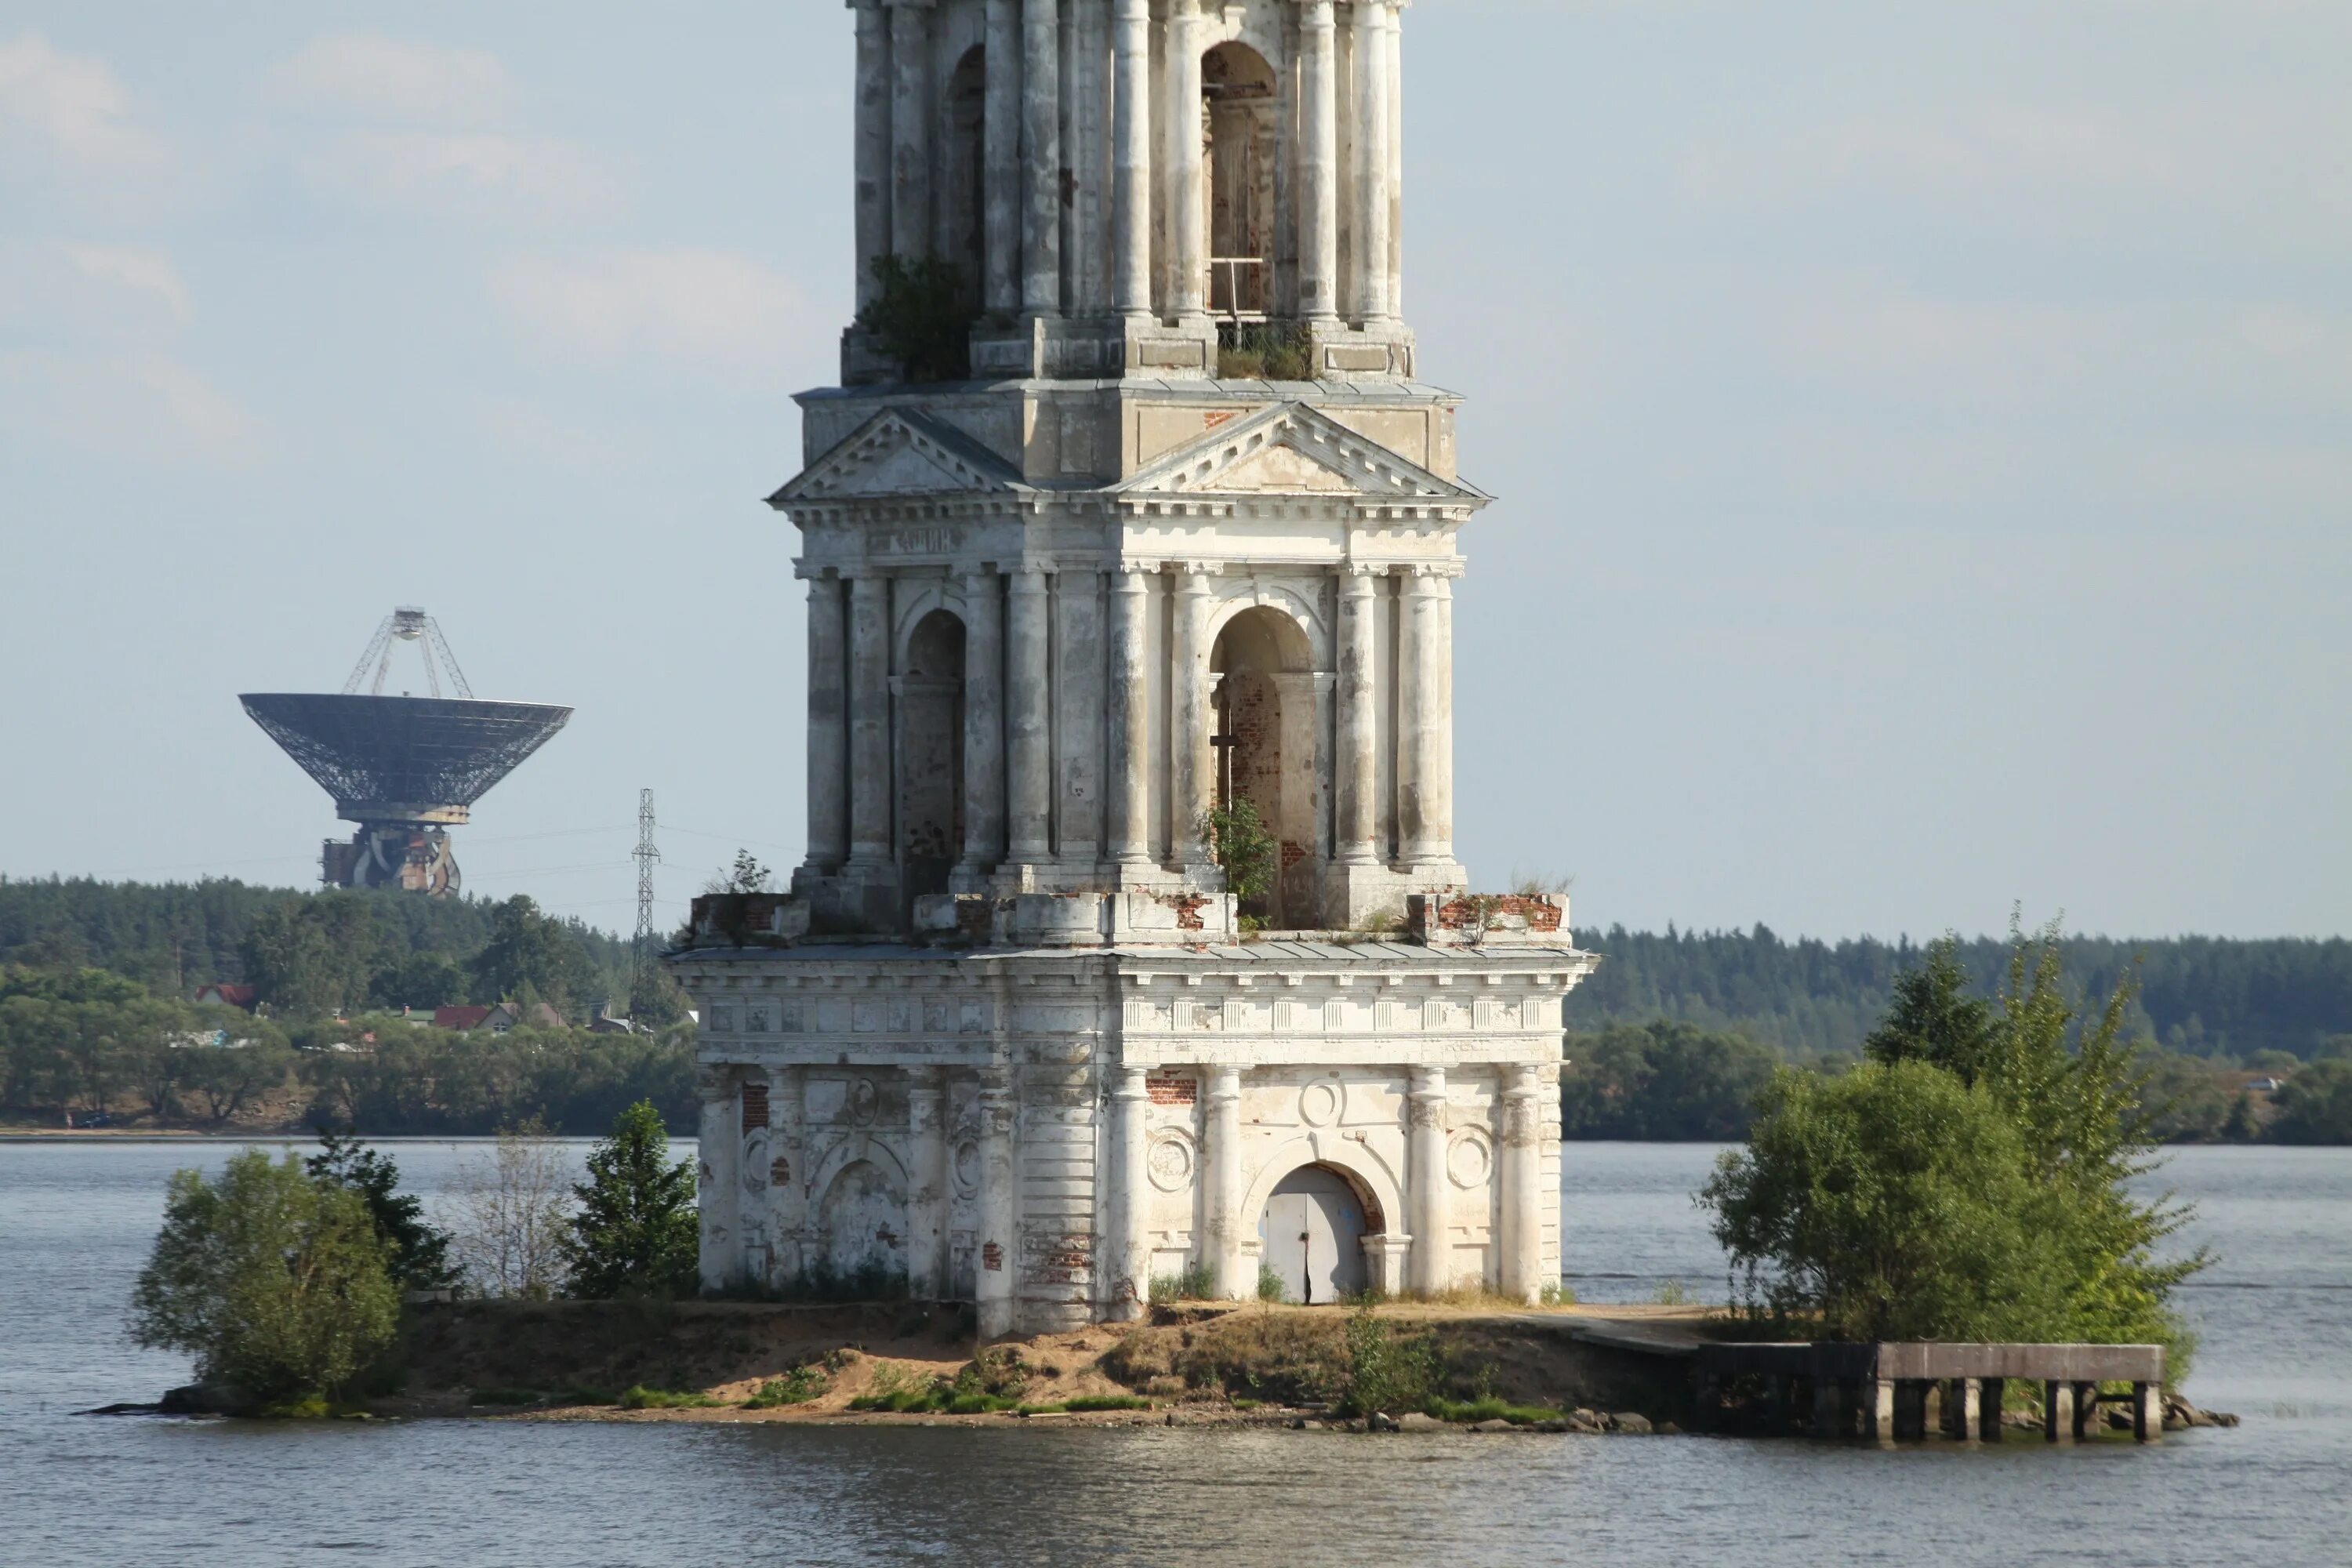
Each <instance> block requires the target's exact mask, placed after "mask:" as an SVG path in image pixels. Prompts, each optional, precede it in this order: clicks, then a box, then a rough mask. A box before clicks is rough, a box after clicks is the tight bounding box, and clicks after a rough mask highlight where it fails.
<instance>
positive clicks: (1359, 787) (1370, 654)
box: [1336, 565, 1454, 866]
mask: <svg viewBox="0 0 2352 1568" xmlns="http://www.w3.org/2000/svg"><path fill="white" fill-rule="evenodd" d="M1387 575H1388V574H1387V573H1386V571H1385V569H1383V568H1381V567H1376V566H1363V565H1350V566H1349V567H1348V568H1347V569H1346V571H1345V574H1344V575H1342V576H1341V578H1340V580H1339V746H1338V752H1339V778H1338V780H1337V781H1336V783H1337V785H1338V792H1337V793H1338V800H1339V814H1338V816H1339V827H1338V832H1337V834H1336V837H1337V839H1338V844H1339V860H1340V861H1341V862H1342V863H1343V864H1348V865H1357V866H1372V865H1378V864H1380V863H1381V862H1382V861H1384V860H1385V859H1386V858H1387V857H1386V856H1385V855H1383V854H1382V853H1381V843H1380V839H1381V832H1380V826H1381V825H1380V755H1379V731H1378V727H1377V721H1376V713H1375V710H1376V708H1377V704H1378V698H1379V691H1380V676H1379V668H1378V663H1377V659H1378V653H1377V649H1378V646H1379V645H1378V633H1379V622H1380V617H1381V615H1382V614H1383V613H1384V611H1385V610H1386V607H1387V606H1386V605H1385V604H1384V603H1383V596H1382V595H1381V583H1382V582H1383V581H1384V580H1385V579H1386V577H1387ZM1398 584H1399V590H1400V594H1401V595H1402V607H1401V613H1400V614H1399V616H1398V618H1397V629H1398V632H1399V638H1398V641H1399V647H1398V650H1397V662H1396V668H1397V670H1398V682H1399V685H1400V688H1401V689H1400V690H1399V692H1398V699H1399V700H1398V703H1397V709H1396V711H1397V716H1398V724H1397V730H1398V734H1397V745H1396V752H1395V763H1396V782H1397V791H1396V801H1397V837H1398V841H1399V842H1398V858H1400V859H1401V860H1402V861H1404V862H1405V863H1406V864H1408V865H1415V866H1418V865H1430V864H1435V863H1442V862H1445V861H1450V860H1451V859H1453V858H1454V584H1453V580H1452V578H1451V577H1449V576H1448V575H1446V574H1444V572H1443V571H1441V570H1437V569H1435V568H1431V569H1418V568H1412V569H1405V570H1403V571H1402V572H1401V573H1400V574H1399V575H1398Z"/></svg>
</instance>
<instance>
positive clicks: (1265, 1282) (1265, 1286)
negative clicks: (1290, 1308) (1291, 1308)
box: [1257, 1263, 1290, 1301]
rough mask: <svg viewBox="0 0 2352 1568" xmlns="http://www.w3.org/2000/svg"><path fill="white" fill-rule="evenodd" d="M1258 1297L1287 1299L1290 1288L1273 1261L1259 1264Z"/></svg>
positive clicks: (1260, 1298)
mask: <svg viewBox="0 0 2352 1568" xmlns="http://www.w3.org/2000/svg"><path fill="white" fill-rule="evenodd" d="M1257 1299H1258V1300H1261V1301H1287V1300H1290V1288H1289V1287H1288V1286H1287V1285H1285V1284H1284V1283H1283V1282H1282V1275H1281V1272H1280V1271H1279V1270H1277V1269H1276V1268H1275V1267H1274V1265H1273V1264H1271V1263H1261V1264H1259V1265H1258V1266H1257Z"/></svg>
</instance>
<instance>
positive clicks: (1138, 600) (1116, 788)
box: [1104, 566, 1156, 866]
mask: <svg viewBox="0 0 2352 1568" xmlns="http://www.w3.org/2000/svg"><path fill="white" fill-rule="evenodd" d="M1155 575H1156V574H1153V573H1150V572H1141V571H1138V570H1137V569H1135V568H1134V567H1131V566H1127V567H1121V568H1120V569H1119V570H1118V572H1117V573H1115V574H1113V576H1112V581H1111V594H1110V701H1109V703H1108V707H1107V709H1106V713H1107V716H1108V719H1109V721H1110V722H1109V726H1108V738H1109V742H1110V746H1109V750H1110V760H1109V763H1108V768H1107V774H1108V776H1107V778H1106V779H1105V781H1104V784H1105V787H1106V788H1108V790H1109V791H1110V800H1109V802H1108V805H1109V806H1110V828H1109V842H1108V846H1107V850H1108V854H1109V856H1110V858H1112V859H1115V860H1117V861H1118V862H1119V863H1120V864H1121V865H1124V866H1140V865H1143V864H1145V863H1146V862H1148V861H1149V860H1150V858H1151V823H1150V815H1151V736H1150V722H1151V720H1150V696H1151V672H1150V668H1149V666H1148V665H1147V664H1146V662H1145V655H1144V638H1145V632H1146V630H1147V629H1148V625H1149V617H1148V614H1147V612H1148V608H1149V605H1148V601H1147V599H1146V597H1145V595H1147V594H1148V593H1149V591H1150V586H1151V583H1152V579H1153V577H1154V576H1155Z"/></svg>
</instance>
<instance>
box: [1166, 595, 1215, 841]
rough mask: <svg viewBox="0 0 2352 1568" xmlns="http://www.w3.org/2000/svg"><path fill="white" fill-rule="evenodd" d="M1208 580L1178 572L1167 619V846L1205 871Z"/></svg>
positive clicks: (1209, 783)
mask: <svg viewBox="0 0 2352 1568" xmlns="http://www.w3.org/2000/svg"><path fill="white" fill-rule="evenodd" d="M1208 695H1209V577H1208V574H1207V573H1206V572H1204V571H1202V569H1200V568H1199V567H1198V566H1185V567H1181V568H1180V569H1179V573H1178V576H1177V579H1176V602H1175V604H1174V605H1172V606H1171V611H1170V615H1169V649H1168V772H1169V790H1168V845H1169V856H1170V858H1171V859H1172V860H1174V861H1175V862H1176V864H1177V865H1179V866H1195V867H1197V866H1202V865H1205V864H1207V862H1208V858H1209V857H1208V848H1207V847H1206V846H1205V845H1204V844H1203V843H1202V839H1201V819H1202V816H1206V815H1207V813H1208V810H1209V803H1210V798H1211V791H1212V789H1213V787H1214V785H1215V784H1216V767H1215V764H1214V763H1213V762H1212V761H1211V758H1210V755H1209V714H1208Z"/></svg>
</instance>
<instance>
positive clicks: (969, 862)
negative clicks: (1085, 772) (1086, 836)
mask: <svg viewBox="0 0 2352 1568" xmlns="http://www.w3.org/2000/svg"><path fill="white" fill-rule="evenodd" d="M891 582H892V579H891V578H890V577H889V576H887V575H886V574H882V573H879V572H876V571H871V570H856V571H851V572H845V573H828V572H822V571H819V572H814V573H811V574H810V575H809V579H808V583H809V590H808V637H809V644H808V842H809V849H808V863H809V865H810V867H811V868H813V869H815V870H817V871H820V872H826V873H831V872H837V871H840V870H842V869H845V868H847V869H850V870H855V871H863V872H868V873H878V872H884V871H887V868H889V867H890V866H891V865H892V864H893V862H894V860H895V858H896V856H895V847H894V846H893V844H892V843H891V783H892V777H893V773H894V769H893V765H892V755H891V753H892V747H891V743H890V665H891V644H892V627H893V626H894V625H895V616H894V613H893V607H892V605H891ZM961 588H962V593H963V610H964V615H963V623H964V732H963V746H964V759H963V761H964V788H965V800H964V843H963V847H962V863H963V865H964V867H966V868H973V869H978V868H987V867H992V866H995V865H997V864H999V863H1000V862H1002V861H1004V860H1006V859H1008V858H1010V859H1012V860H1013V861H1016V862H1017V861H1031V862H1034V861H1039V860H1044V859H1045V858H1048V857H1049V856H1050V854H1051V847H1050V845H1049V844H1048V842H1047V839H1048V835H1049V831H1050V825H1051V822H1052V813H1053V801H1052V786H1053V756H1052V729H1051V721H1050V718H1049V715H1048V713H1047V710H1046V704H1047V701H1048V700H1049V693H1050V692H1051V690H1052V686H1051V683H1050V679H1049V677H1050V674H1051V670H1050V667H1049V650H1050V647H1051V637H1052V633H1051V630H1050V628H1049V626H1048V625H1047V616H1048V615H1049V614H1050V608H1051V606H1050V596H1049V593H1048V589H1047V586H1046V581H1045V573H1043V572H1040V571H1035V570H1023V571H1019V572H1015V573H1013V574H1011V576H1010V580H1009V581H1008V580H1007V579H1006V578H1005V577H1003V576H1000V575H999V574H997V573H995V572H992V571H991V570H989V569H988V568H985V567H980V568H974V569H972V570H970V571H967V572H965V573H964V574H962V582H961ZM1008 689H1009V693H1010V698H1011V700H1010V701H1008V700H1007V698H1008ZM1008 835H1009V840H1008Z"/></svg>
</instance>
